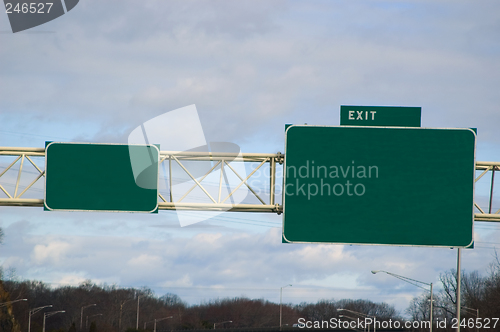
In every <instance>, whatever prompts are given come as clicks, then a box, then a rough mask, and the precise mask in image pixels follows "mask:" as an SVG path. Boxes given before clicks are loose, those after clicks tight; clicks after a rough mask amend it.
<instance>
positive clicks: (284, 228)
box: [282, 125, 500, 248]
mask: <svg viewBox="0 0 500 332" xmlns="http://www.w3.org/2000/svg"><path fill="white" fill-rule="evenodd" d="M294 127H295V128H296V127H307V128H314V127H317V128H343V129H347V128H354V129H356V130H364V129H367V128H368V129H370V128H371V129H376V130H401V129H403V130H412V131H415V130H464V131H470V132H472V133H473V135H474V158H473V166H472V174H471V182H472V190H473V192H472V202H471V235H472V239H471V242H470V243H469V244H468V245H463V246H457V245H453V246H449V245H422V244H391V243H358V242H321V241H293V240H292V241H291V240H289V239H287V238H286V236H285V230H286V224H285V218H286V212H287V211H286V195H285V186H286V178H287V155H288V153H287V152H288V147H287V143H288V140H287V134H288V131H289V130H290V129H291V128H294ZM476 146H477V134H476V132H475V131H474V130H472V129H470V128H424V127H392V126H391V127H378V126H362V127H360V126H345V125H343V126H319V125H318V126H315V125H290V126H288V127H287V128H286V130H285V160H284V165H283V219H282V223H283V227H282V238H283V241H284V242H287V243H315V244H340V245H353V244H354V245H389V246H405V247H438V248H450V247H463V248H466V247H469V246H471V245H472V244H473V242H474V241H473V234H474V218H475V217H476V215H475V214H474V208H475V207H477V208H478V209H480V208H479V206H478V205H477V204H476V203H475V202H474V197H475V181H477V180H479V179H480V178H481V176H482V175H481V176H479V178H477V179H476V177H475V171H476ZM483 167H484V166H483ZM488 170H489V168H488V169H487V170H486V171H485V172H483V175H484V174H485V173H486V172H487V171H488ZM480 211H481V212H484V211H482V210H480ZM497 213H500V210H499V211H498V212H497ZM484 215H485V214H484V213H483V216H484ZM484 218H488V217H483V220H484ZM493 219H495V216H494V215H492V217H491V219H490V220H491V221H493Z"/></svg>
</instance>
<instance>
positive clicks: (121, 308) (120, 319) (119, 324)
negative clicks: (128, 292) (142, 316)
mask: <svg viewBox="0 0 500 332" xmlns="http://www.w3.org/2000/svg"><path fill="white" fill-rule="evenodd" d="M132 300H133V299H129V300H125V301H123V302H122V303H121V304H120V318H119V319H118V332H122V311H123V305H124V304H125V303H127V302H130V301H132Z"/></svg>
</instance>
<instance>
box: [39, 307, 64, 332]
mask: <svg viewBox="0 0 500 332" xmlns="http://www.w3.org/2000/svg"><path fill="white" fill-rule="evenodd" d="M63 312H66V311H64V310H59V311H50V312H44V313H43V327H42V332H45V319H46V318H47V317H50V316H54V315H55V314H58V313H63Z"/></svg>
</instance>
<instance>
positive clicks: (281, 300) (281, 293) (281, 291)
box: [280, 284, 292, 331]
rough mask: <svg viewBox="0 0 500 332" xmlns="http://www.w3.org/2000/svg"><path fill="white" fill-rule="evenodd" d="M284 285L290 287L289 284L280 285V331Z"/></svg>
mask: <svg viewBox="0 0 500 332" xmlns="http://www.w3.org/2000/svg"><path fill="white" fill-rule="evenodd" d="M285 287H292V285H291V284H288V285H285V286H283V287H280V331H281V328H282V326H283V325H282V322H283V288H285Z"/></svg>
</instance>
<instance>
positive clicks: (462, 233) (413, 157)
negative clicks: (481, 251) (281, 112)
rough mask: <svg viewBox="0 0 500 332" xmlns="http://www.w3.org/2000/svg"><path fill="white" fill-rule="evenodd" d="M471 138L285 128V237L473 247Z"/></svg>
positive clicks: (436, 132)
mask: <svg viewBox="0 0 500 332" xmlns="http://www.w3.org/2000/svg"><path fill="white" fill-rule="evenodd" d="M475 141H476V135H475V133H474V131H472V130H470V129H424V128H377V127H344V126H343V127H319V126H290V127H288V129H287V130H286V148H285V151H286V152H285V165H284V170H285V171H284V188H283V191H284V195H283V208H284V217H283V237H284V239H285V240H286V241H288V242H321V243H346V244H390V245H415V246H442V247H466V246H468V245H470V244H471V242H472V236H473V195H474V168H475V167H474V163H475Z"/></svg>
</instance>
